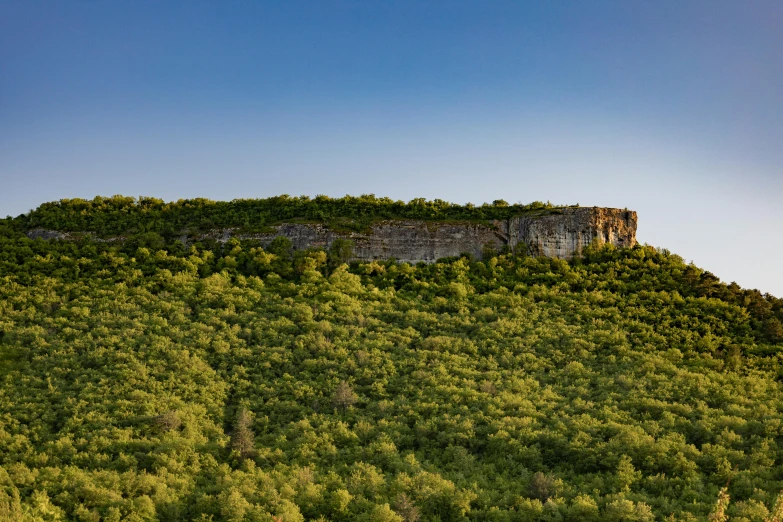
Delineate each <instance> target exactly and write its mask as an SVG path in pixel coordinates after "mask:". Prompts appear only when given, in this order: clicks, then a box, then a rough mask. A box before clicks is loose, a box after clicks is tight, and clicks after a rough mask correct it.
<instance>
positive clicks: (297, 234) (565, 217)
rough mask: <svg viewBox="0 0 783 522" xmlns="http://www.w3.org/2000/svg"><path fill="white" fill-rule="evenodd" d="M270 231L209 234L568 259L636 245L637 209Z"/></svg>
mask: <svg viewBox="0 0 783 522" xmlns="http://www.w3.org/2000/svg"><path fill="white" fill-rule="evenodd" d="M274 228H275V231H274V232H270V233H267V234H234V233H232V231H228V230H223V231H220V233H219V234H214V235H212V236H211V237H212V238H213V239H216V240H218V241H227V240H228V239H229V238H231V237H237V238H240V239H257V240H259V241H261V242H262V243H263V244H265V245H266V244H269V243H270V242H271V241H272V240H273V239H274V238H275V237H277V236H285V237H287V238H288V239H290V240H291V242H292V243H293V246H294V248H296V249H297V250H299V249H306V248H319V247H320V248H328V247H329V246H330V245H331V244H332V242H333V241H334V240H335V239H337V238H345V239H349V240H351V241H352V242H353V243H354V248H353V252H354V257H355V259H357V260H360V261H372V260H377V259H390V258H394V259H397V260H398V261H404V262H408V263H418V262H420V261H423V262H425V263H431V262H434V261H436V260H438V259H440V258H443V257H451V256H459V255H462V254H470V255H471V256H473V257H476V258H479V257H481V255H482V254H483V252H484V251H485V250H486V249H490V250H493V251H499V250H501V249H502V248H504V247H509V248H510V249H512V250H514V251H520V249H523V248H524V249H526V251H527V252H528V253H530V254H531V255H535V256H547V257H557V258H561V259H568V258H571V257H573V256H574V255H575V254H577V253H578V252H579V251H581V249H583V248H584V247H586V246H588V245H590V244H591V243H593V242H594V241H598V242H602V243H610V244H612V245H614V246H617V247H632V246H634V245H635V244H636V212H634V211H631V210H621V209H614V208H599V207H580V208H564V209H562V210H559V211H556V212H541V213H537V214H527V215H523V216H518V217H513V218H511V219H509V220H503V221H495V222H493V223H492V224H491V225H489V224H486V225H485V224H480V223H470V222H465V223H444V222H432V221H415V220H399V221H381V222H378V223H375V224H374V225H373V226H372V227H371V229H370V231H369V232H367V233H364V234H360V233H355V232H354V233H338V232H335V231H333V230H330V229H329V228H328V227H326V226H325V225H322V224H293V223H284V224H282V225H279V226H277V227H274Z"/></svg>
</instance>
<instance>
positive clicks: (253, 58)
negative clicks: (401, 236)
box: [0, 0, 783, 296]
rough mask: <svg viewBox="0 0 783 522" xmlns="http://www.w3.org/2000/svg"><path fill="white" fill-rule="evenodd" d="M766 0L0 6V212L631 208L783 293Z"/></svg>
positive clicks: (646, 236) (773, 31) (782, 125)
mask: <svg viewBox="0 0 783 522" xmlns="http://www.w3.org/2000/svg"><path fill="white" fill-rule="evenodd" d="M781 27H783V1H780V0H771V1H766V2H765V1H753V0H751V1H747V2H740V1H735V0H730V1H721V0H703V1H697V0H688V1H682V0H676V1H668V0H656V1H655V2H650V1H635V0H617V1H598V0H591V1H582V0H579V1H565V0H564V1H557V2H548V1H546V2H545V1H538V0H536V1H531V2H525V1H521V0H516V1H489V2H486V1H478V0H476V1H471V2H464V1H441V2H437V1H417V2H412V1H411V2H408V1H394V2H381V1H377V2H374V1H364V0H362V1H359V0H356V1H330V0H319V1H308V2H298V1H287V2H277V1H269V2H263V1H260V0H259V1H244V2H233V1H220V2H218V1H212V2H203V1H195V0H194V1H187V2H185V1H183V2H161V1H157V0H156V1H145V0H134V1H133V2H120V1H106V2H87V1H78V0H74V1H70V2H63V1H51V2H42V1H36V0H18V1H17V0H2V1H0V215H3V216H5V215H18V214H20V213H23V212H26V211H28V210H30V209H31V208H35V207H36V206H38V205H39V204H40V203H42V202H44V201H50V200H57V199H62V198H72V197H82V198H92V197H93V196H95V195H105V196H108V195H113V194H124V195H129V196H139V195H146V196H155V197H160V198H163V199H166V200H176V199H180V198H189V197H208V198H211V199H233V198H239V197H243V198H248V197H268V196H272V195H276V194H282V193H286V194H291V195H300V194H307V195H311V196H315V195H317V194H327V195H330V196H342V195H345V194H355V195H358V194H362V193H374V194H376V195H378V196H389V197H392V198H395V199H404V200H409V199H411V198H415V197H426V198H430V199H432V198H441V199H446V200H450V201H455V202H460V203H464V202H468V201H470V202H474V203H482V202H485V201H492V200H494V199H499V198H502V199H506V200H508V201H510V202H525V203H527V202H531V201H534V200H542V201H547V200H550V201H552V202H553V203H563V204H573V203H579V204H581V205H583V206H588V205H597V206H612V207H620V208H623V207H627V208H630V209H634V210H637V211H638V212H639V230H638V238H639V240H640V241H641V242H646V243H649V244H652V245H655V246H660V247H665V248H668V249H669V250H671V251H673V252H676V253H678V254H680V255H681V256H682V257H684V258H685V259H686V261H691V260H693V261H694V262H695V263H696V264H697V265H698V266H701V267H703V268H706V269H708V270H710V271H712V272H713V273H715V274H716V275H717V276H718V277H720V278H721V279H722V280H724V281H727V282H729V281H737V282H738V283H739V284H741V285H742V286H744V287H751V288H759V289H760V290H761V291H763V292H770V293H772V294H774V295H777V296H783V263H782V261H783V205H782V204H781V203H783V201H782V197H783V30H781Z"/></svg>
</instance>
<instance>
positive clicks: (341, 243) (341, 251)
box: [329, 238, 353, 270]
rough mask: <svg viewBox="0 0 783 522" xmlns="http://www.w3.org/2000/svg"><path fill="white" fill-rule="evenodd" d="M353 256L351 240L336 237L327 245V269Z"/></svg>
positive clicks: (331, 268) (332, 268) (345, 261)
mask: <svg viewBox="0 0 783 522" xmlns="http://www.w3.org/2000/svg"><path fill="white" fill-rule="evenodd" d="M352 257H353V241H351V240H349V239H343V238H337V239H335V240H334V241H332V244H331V245H330V246H329V269H330V270H334V269H335V268H337V267H338V266H340V265H342V264H343V263H347V262H348V261H350V260H351V258H352Z"/></svg>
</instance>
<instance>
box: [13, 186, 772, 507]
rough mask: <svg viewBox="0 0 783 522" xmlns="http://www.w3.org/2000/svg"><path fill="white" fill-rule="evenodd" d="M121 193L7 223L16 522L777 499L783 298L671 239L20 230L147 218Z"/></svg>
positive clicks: (188, 217) (194, 217) (190, 217)
mask: <svg viewBox="0 0 783 522" xmlns="http://www.w3.org/2000/svg"><path fill="white" fill-rule="evenodd" d="M316 199H317V198H316ZM356 199H361V198H356ZM102 201H111V198H109V199H107V200H102ZM289 201H290V200H289ZM293 201H299V200H296V199H295V200H293ZM376 201H378V200H376ZM99 203H100V202H98V203H96V202H95V201H93V202H79V203H74V204H70V203H67V202H61V203H58V204H51V205H50V206H46V205H44V206H42V207H41V208H39V209H38V210H37V211H34V212H33V213H32V214H30V215H27V216H23V217H22V218H18V219H6V220H0V379H1V380H0V520H4V519H7V520H26V521H44V520H45V521H51V520H78V521H96V522H97V521H103V520H106V521H120V520H131V521H161V522H164V521H184V520H201V521H207V520H212V521H214V522H217V521H272V520H283V521H286V522H288V521H303V520H337V521H339V520H346V521H347V520H367V521H397V522H398V521H414V520H421V521H425V520H429V521H436V520H440V521H452V520H475V521H561V520H562V521H599V520H601V521H603V520H606V521H618V522H619V521H653V520H675V521H696V520H707V518H708V516H709V515H710V513H712V518H711V520H725V518H720V517H722V516H723V515H722V512H723V511H725V512H726V514H727V515H729V516H731V520H736V521H766V520H774V518H773V517H774V515H775V513H777V512H780V509H781V507H780V505H779V504H778V506H777V507H776V506H775V499H776V498H777V495H778V492H779V491H780V490H781V489H782V488H783V466H782V464H783V387H782V386H781V379H783V351H781V348H783V326H782V324H781V321H782V320H783V300H780V299H776V298H774V297H772V296H769V295H765V294H761V293H760V292H758V291H756V290H746V289H742V288H740V287H739V286H737V285H735V284H730V285H726V284H724V283H721V282H720V281H719V280H718V279H717V278H715V277H714V276H713V275H712V274H710V273H709V272H706V271H704V270H702V269H699V268H697V267H695V266H693V265H688V264H685V263H684V262H683V260H682V259H681V258H680V257H678V256H676V255H674V254H671V253H669V252H667V251H665V250H660V249H655V248H652V247H649V246H637V247H635V248H633V249H614V248H612V247H608V246H607V247H603V248H589V249H587V250H586V251H585V252H584V253H583V255H582V256H581V257H579V258H577V259H574V260H572V261H563V260H557V259H547V258H532V257H527V256H523V255H512V254H510V253H498V254H496V255H491V254H489V253H488V254H487V256H486V257H485V258H484V259H469V258H466V257H462V258H453V259H444V260H441V261H440V262H438V263H436V264H431V265H424V264H420V265H417V266H411V265H407V264H398V263H394V262H383V263H379V262H373V263H365V264H357V263H354V264H351V265H346V264H345V263H343V261H344V260H345V259H346V258H347V257H349V256H347V255H346V252H345V251H344V250H345V248H346V245H341V248H334V249H331V250H329V251H321V250H308V251H293V249H292V248H291V245H290V243H289V242H287V240H285V239H280V240H279V241H276V242H274V243H273V244H272V245H270V246H268V247H267V248H266V249H264V248H262V247H261V246H260V245H259V244H258V243H254V242H252V241H239V240H236V239H233V240H230V241H229V242H228V243H226V244H222V245H221V244H217V243H205V242H204V243H194V244H192V245H188V246H185V245H183V244H182V243H179V242H177V241H174V240H173V239H167V238H166V237H165V236H164V237H163V238H162V239H160V240H159V241H158V243H157V244H154V245H152V244H145V245H142V244H140V243H139V242H138V241H137V242H134V241H126V242H122V243H109V242H93V241H90V240H89V239H88V238H87V239H84V240H81V241H44V240H42V239H36V240H32V239H29V238H28V237H27V236H26V235H25V234H24V233H23V231H24V229H25V228H26V227H28V226H47V227H51V228H57V229H73V230H95V231H97V232H100V233H105V234H109V233H119V232H125V231H127V230H131V229H133V226H136V225H132V224H133V223H142V222H145V221H144V220H142V219H140V216H142V215H144V210H143V209H144V206H145V205H147V203H145V202H144V201H142V200H138V201H136V200H129V201H127V202H126V204H125V206H123V205H119V206H118V207H117V208H116V209H115V210H114V211H112V212H115V213H116V215H122V214H123V213H126V214H127V215H128V218H127V220H126V221H121V220H120V221H116V220H114V221H107V223H112V225H111V227H114V226H115V224H116V223H122V224H121V225H116V228H111V227H109V226H108V225H107V226H104V224H101V222H99V221H96V219H97V216H102V215H108V214H106V213H105V212H104V211H101V212H96V211H95V210H94V209H93V207H91V206H90V205H97V204H99ZM106 204H107V205H110V203H106ZM295 204H299V203H292V205H295ZM383 204H386V203H383ZM389 204H391V203H389ZM80 205H86V206H85V208H84V209H83V210H84V213H82V211H78V212H77V210H76V209H77V208H79V206H80ZM171 205H173V206H177V205H179V207H177V208H180V209H181V212H182V213H181V214H179V215H180V216H185V217H181V221H180V222H179V223H178V224H177V225H176V226H181V225H183V224H184V225H185V226H190V225H188V223H198V222H199V221H198V220H199V216H200V215H202V216H207V215H209V216H210V217H208V218H207V217H205V218H204V219H205V220H209V221H210V222H211V223H212V225H219V223H215V221H214V220H215V219H217V218H216V217H215V216H218V215H220V213H218V212H215V213H213V214H209V212H206V211H205V212H204V213H203V214H199V212H197V211H195V210H194V211H193V212H192V214H188V212H190V210H187V209H188V208H189V207H187V205H185V204H184V203H182V202H180V203H176V204H171ZM232 205H236V206H235V207H230V206H229V207H221V208H225V209H231V208H234V209H239V208H243V207H242V206H241V205H242V203H241V202H234V203H232ZM149 206H150V208H151V209H153V210H150V211H149V212H150V213H151V214H153V215H155V216H156V217H155V219H153V220H151V222H153V223H163V222H161V221H156V220H158V219H164V218H162V217H161V216H163V215H165V216H166V217H168V216H169V214H166V213H165V212H167V211H164V210H163V209H164V208H165V207H166V204H163V203H162V202H150V203H149ZM203 206H204V207H215V208H217V207H219V206H220V204H215V203H207V202H204V203H203ZM494 207H496V208H494ZM494 207H493V208H494V210H492V211H493V212H494V211H495V210H497V211H498V212H500V210H501V209H503V208H506V207H503V206H502V205H495V206H494ZM123 208H124V209H125V210H122V209H123ZM248 208H249V207H248ZM357 208H358V207H357ZM479 208H481V207H479ZM58 209H59V210H61V211H62V212H59V211H58ZM91 209H92V210H91ZM155 209H157V210H155ZM477 211H478V210H477ZM58 212H59V213H58ZM106 212H108V211H106ZM221 212H222V211H221ZM253 212H255V210H254V211H253ZM292 212H293V211H292ZM444 212H445V211H444ZM487 212H489V211H487ZM36 213H37V214H36ZM175 214H176V213H175V212H174V213H172V214H171V215H175ZM116 215H115V214H112V216H114V217H113V218H112V219H115V218H116ZM248 215H250V214H248ZM292 215H301V214H296V213H295V212H294V213H293V214H292ZM58 216H59V217H58ZM79 216H82V217H79ZM275 216H278V214H275ZM349 217H350V216H349ZM80 219H82V220H83V221H79V220H80ZM178 219H179V218H178ZM269 219H272V218H269ZM460 219H461V218H460ZM47 220H51V222H48V221H47ZM58 220H59V221H58ZM85 224H88V225H89V226H84V225H85ZM139 226H140V225H139ZM155 226H161V227H163V228H157V229H153V230H152V231H155V230H158V231H159V232H158V233H160V232H164V231H165V230H166V228H165V227H166V226H168V225H164V224H160V225H155ZM173 226H174V225H172V227H173ZM210 226H211V225H210ZM90 227H92V228H90ZM123 227H125V228H123ZM128 227H129V228H128ZM133 230H136V231H137V232H139V231H141V230H142V229H133ZM724 488H726V489H725V490H724ZM722 491H723V493H722ZM727 501H728V504H727ZM4 517H5V518H4Z"/></svg>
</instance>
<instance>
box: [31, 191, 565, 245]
mask: <svg viewBox="0 0 783 522" xmlns="http://www.w3.org/2000/svg"><path fill="white" fill-rule="evenodd" d="M555 208H559V207H554V206H553V205H551V204H550V203H548V202H547V203H541V202H534V203H531V204H528V205H522V204H515V205H510V204H508V203H507V202H505V201H503V200H495V201H493V202H492V204H484V205H481V206H475V205H471V204H467V205H458V204H455V203H449V202H446V201H443V200H440V199H436V200H434V201H428V200H425V199H423V198H417V199H413V200H411V201H409V202H407V203H406V202H404V201H395V200H392V199H389V198H377V197H375V196H374V195H372V194H370V195H363V196H359V197H353V196H345V197H342V198H330V197H328V196H317V197H315V198H309V197H307V196H300V197H290V196H287V195H283V196H276V197H272V198H267V199H236V200H233V201H211V200H209V199H203V198H198V199H183V200H179V201H176V202H172V203H166V202H164V201H163V200H161V199H156V198H149V197H141V198H132V197H125V196H113V197H110V198H106V197H96V198H94V199H92V200H85V199H63V200H60V201H54V202H50V203H44V204H43V205H41V206H40V207H38V208H37V209H35V210H32V211H30V212H29V213H28V214H25V215H22V216H19V217H18V218H17V220H16V221H17V222H18V224H19V225H20V226H22V227H24V228H27V229H30V228H36V227H41V228H47V229H52V230H61V231H70V232H94V233H96V234H98V235H99V236H116V235H121V234H122V235H133V234H140V233H145V232H155V233H157V234H161V235H164V236H167V235H171V234H179V233H181V232H182V231H204V230H210V229H213V228H226V227H236V228H240V229H243V230H248V231H252V230H259V229H263V228H264V227H267V226H269V225H273V224H276V223H280V222H282V221H285V220H289V221H290V220H307V221H321V222H330V221H334V220H348V222H347V223H342V222H339V223H340V224H343V225H349V226H350V225H353V226H355V227H362V226H366V225H367V224H368V223H371V222H372V221H374V220H379V219H423V220H439V221H453V220H457V221H490V220H493V219H508V218H510V217H512V216H515V215H519V214H524V213H528V212H542V211H543V212H546V211H553V210H554V209H555Z"/></svg>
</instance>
